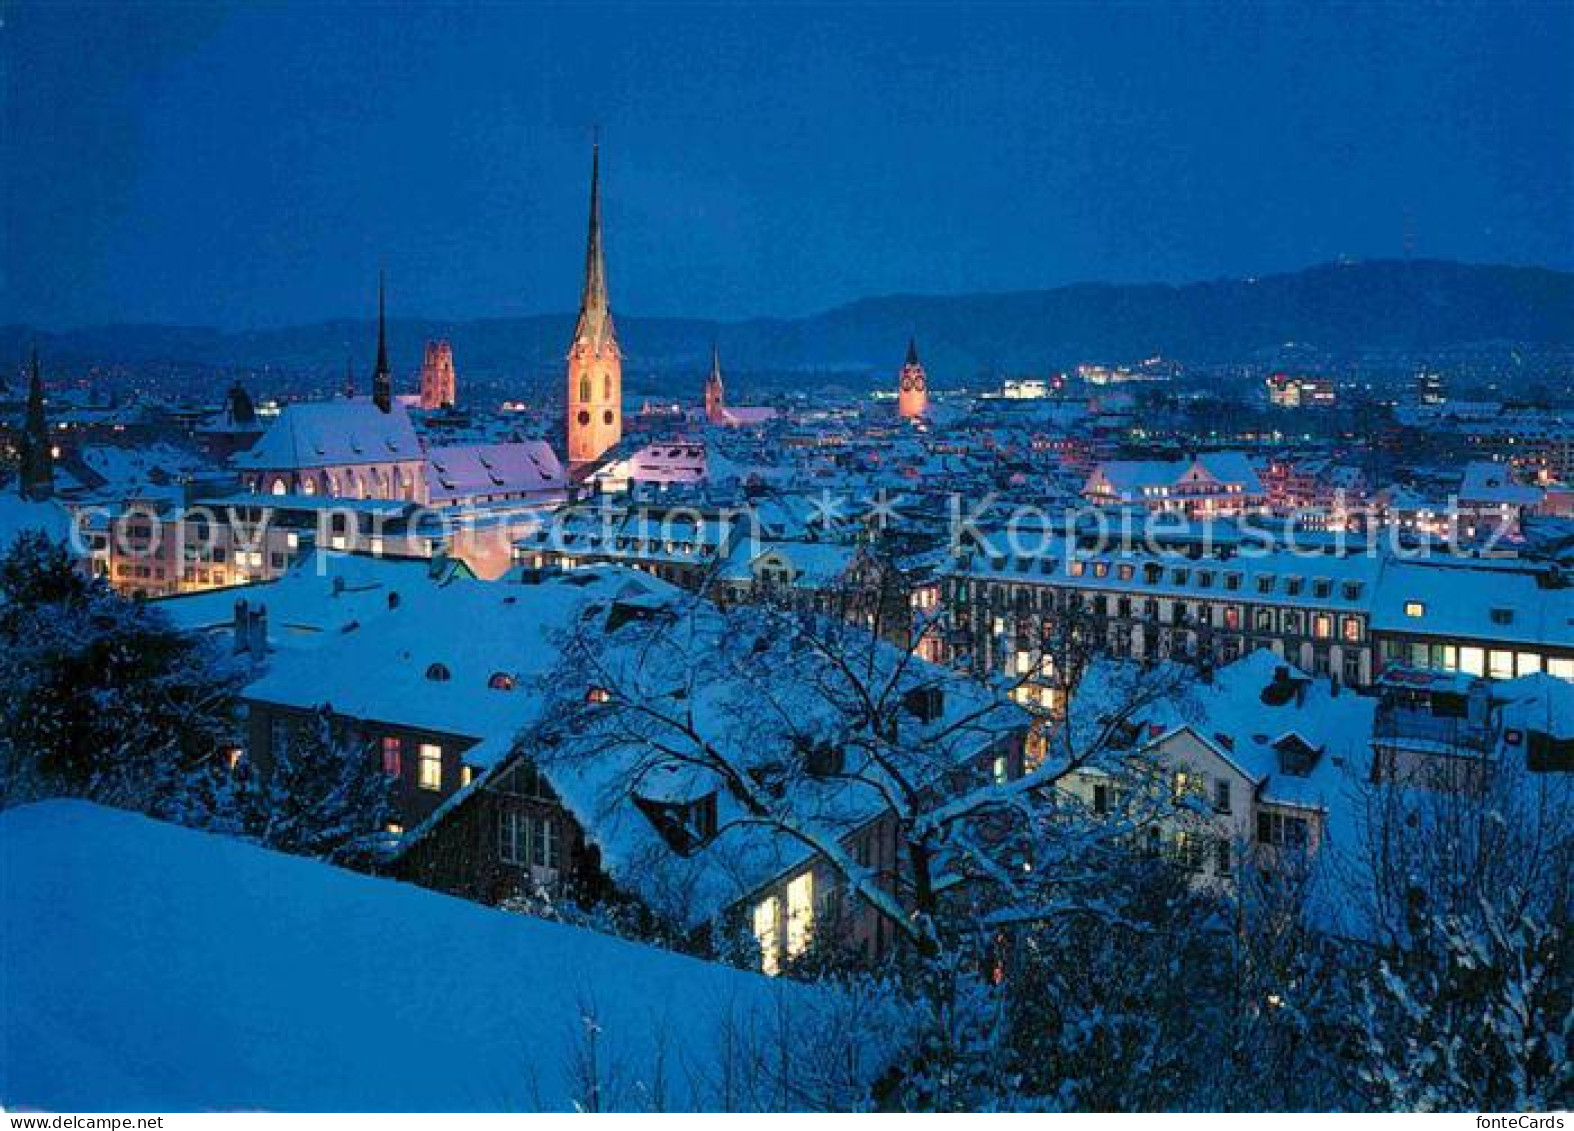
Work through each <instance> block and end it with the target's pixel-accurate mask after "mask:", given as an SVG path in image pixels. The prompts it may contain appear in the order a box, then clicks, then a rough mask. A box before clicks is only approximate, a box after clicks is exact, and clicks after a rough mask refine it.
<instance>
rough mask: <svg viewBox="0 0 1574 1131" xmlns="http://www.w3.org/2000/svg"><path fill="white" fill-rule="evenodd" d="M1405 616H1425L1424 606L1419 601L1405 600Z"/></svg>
mask: <svg viewBox="0 0 1574 1131" xmlns="http://www.w3.org/2000/svg"><path fill="white" fill-rule="evenodd" d="M1405 616H1407V617H1424V616H1426V606H1425V605H1423V604H1422V603H1421V602H1420V601H1406V602H1405Z"/></svg>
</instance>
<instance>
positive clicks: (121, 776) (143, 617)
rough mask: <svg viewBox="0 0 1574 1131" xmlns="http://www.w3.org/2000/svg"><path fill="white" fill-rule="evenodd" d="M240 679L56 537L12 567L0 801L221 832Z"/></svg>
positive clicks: (0, 586)
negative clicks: (100, 809) (105, 810)
mask: <svg viewBox="0 0 1574 1131" xmlns="http://www.w3.org/2000/svg"><path fill="white" fill-rule="evenodd" d="M238 687H239V672H238V671H237V670H236V669H235V668H234V667H233V665H232V663H231V661H230V660H229V659H228V658H227V657H226V656H224V655H223V654H222V652H221V651H220V650H219V649H217V648H214V647H213V646H211V645H210V644H209V643H207V642H206V641H203V640H200V639H196V638H193V637H191V636H189V635H187V634H185V633H183V632H181V631H179V630H178V629H176V628H175V627H174V626H173V625H172V624H170V622H169V621H168V619H167V618H165V617H164V616H163V614H162V613H161V612H159V611H158V610H157V609H156V608H153V607H151V606H149V605H146V604H144V603H141V602H133V601H126V600H123V599H122V598H120V597H118V596H117V595H116V594H114V593H113V592H111V591H110V590H109V589H108V587H107V586H105V585H104V583H103V582H102V581H101V580H100V579H97V578H90V577H88V576H86V575H84V574H83V573H82V572H81V571H79V570H78V569H77V567H76V564H75V562H74V560H73V558H72V555H71V554H70V552H69V551H68V550H67V549H66V547H65V546H63V545H61V544H60V543H58V542H55V541H53V540H51V539H49V538H47V537H45V536H44V535H42V534H38V533H26V534H23V535H21V536H19V537H18V538H17V540H16V541H15V542H14V543H13V544H12V545H11V547H10V548H9V549H8V551H7V552H6V554H5V555H4V557H3V558H0V798H3V799H4V800H5V801H7V802H10V803H14V802H17V801H21V800H27V799H30V798H32V797H39V796H59V795H68V796H85V797H92V798H94V799H96V800H100V801H105V802H108V803H111V804H118V805H123V806H126V807H129V808H137V809H142V810H145V811H148V812H152V813H154V814H155V815H159V816H166V817H170V818H172V819H182V820H187V821H189V822H190V823H195V824H214V823H217V824H220V825H222V824H223V823H224V818H223V817H222V815H221V814H219V813H217V812H216V811H215V810H216V809H219V810H221V809H223V807H224V805H225V801H224V795H225V793H226V792H227V786H226V785H225V779H226V778H227V774H228V765H227V759H226V751H227V750H229V749H231V748H232V745H233V742H234V738H235V727H234V715H233V709H234V704H235V697H236V692H237V689H238Z"/></svg>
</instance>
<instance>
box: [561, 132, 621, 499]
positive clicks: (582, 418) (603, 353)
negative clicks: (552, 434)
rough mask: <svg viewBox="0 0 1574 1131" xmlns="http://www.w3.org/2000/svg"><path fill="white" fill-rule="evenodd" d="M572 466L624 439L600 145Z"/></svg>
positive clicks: (579, 340) (575, 375)
mask: <svg viewBox="0 0 1574 1131" xmlns="http://www.w3.org/2000/svg"><path fill="white" fill-rule="evenodd" d="M567 403H568V414H567V420H566V425H567V427H566V435H567V439H568V463H569V466H570V467H571V468H572V467H574V466H576V465H578V466H583V465H585V464H587V463H590V462H592V461H594V460H597V459H600V458H601V456H602V455H604V454H605V453H606V451H607V450H608V449H609V448H611V447H612V446H613V445H614V444H616V443H617V442H618V441H619V440H620V439H622V438H623V361H622V355H621V354H620V352H619V350H618V337H617V332H616V330H614V328H613V325H612V307H611V305H610V304H609V303H608V301H607V271H606V264H605V262H604V261H603V258H602V251H601V146H600V145H599V144H598V145H596V146H595V147H594V148H593V149H592V151H591V158H590V230H589V233H588V235H587V237H586V241H585V285H584V289H583V290H582V291H581V292H580V299H579V321H578V322H577V323H576V324H575V326H574V340H573V342H572V343H570V345H569V349H568V397H567Z"/></svg>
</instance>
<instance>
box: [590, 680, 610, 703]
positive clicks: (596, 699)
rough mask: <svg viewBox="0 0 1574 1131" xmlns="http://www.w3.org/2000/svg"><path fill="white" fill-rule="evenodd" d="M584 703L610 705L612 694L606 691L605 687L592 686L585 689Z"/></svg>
mask: <svg viewBox="0 0 1574 1131" xmlns="http://www.w3.org/2000/svg"><path fill="white" fill-rule="evenodd" d="M585 702H586V703H610V702H612V692H610V691H608V690H607V689H606V688H605V687H598V686H595V685H594V684H593V685H591V686H590V687H588V688H586V689H585Z"/></svg>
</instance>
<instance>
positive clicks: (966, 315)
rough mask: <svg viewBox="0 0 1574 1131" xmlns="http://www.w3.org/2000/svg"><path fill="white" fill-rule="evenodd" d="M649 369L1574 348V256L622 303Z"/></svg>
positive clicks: (360, 346) (211, 351) (47, 342)
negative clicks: (910, 345)
mask: <svg viewBox="0 0 1574 1131" xmlns="http://www.w3.org/2000/svg"><path fill="white" fill-rule="evenodd" d="M572 325H573V318H572V315H570V314H568V313H562V314H551V315H537V316H533V317H527V318H506V319H481V320H474V321H460V322H455V321H437V320H428V319H416V318H395V319H393V320H392V321H391V323H390V341H391V346H392V352H393V355H394V359H395V367H396V369H397V370H398V371H399V372H400V373H401V374H406V373H413V372H414V371H415V370H416V369H417V368H418V366H419V362H420V355H421V345H422V342H423V341H424V340H425V339H427V338H431V337H448V338H450V339H452V341H453V343H454V352H455V357H456V360H457V362H458V365H459V368H460V372H461V378H463V376H464V375H465V374H466V373H469V374H471V375H474V376H492V377H504V376H516V375H517V376H526V375H533V374H540V373H542V372H550V371H555V368H556V366H557V365H558V364H559V363H560V361H561V359H562V356H563V352H564V348H565V345H566V343H567V339H568V335H569V332H570V330H571V328H572ZM618 327H619V332H620V336H621V338H622V341H623V345H624V349H625V350H626V352H627V355H628V367H629V369H628V371H629V372H630V373H632V374H634V375H636V376H639V375H658V376H673V377H676V376H678V375H680V374H682V375H688V374H691V373H694V372H697V371H699V369H700V367H701V366H702V365H703V364H704V359H705V357H706V355H707V354H708V351H709V348H710V343H711V341H712V339H713V338H714V339H717V340H719V342H720V344H721V348H722V355H723V360H724V363H725V364H726V365H727V366H728V367H729V368H732V369H734V370H740V371H748V370H756V371H767V370H768V371H774V372H783V371H797V372H811V371H812V372H820V373H832V372H839V373H844V374H846V375H847V376H849V377H858V376H860V375H872V374H877V373H878V374H885V373H888V372H890V371H891V370H892V369H893V368H894V367H895V366H896V365H897V364H898V363H899V362H900V359H901V355H902V350H903V348H904V345H905V343H906V340H907V336H908V334H910V333H912V334H916V335H917V337H918V341H919V347H920V350H921V352H922V353H923V355H924V358H925V361H926V362H927V363H929V365H930V368H931V371H932V372H933V373H934V375H935V376H936V377H937V379H938V381H939V382H940V383H942V384H944V383H949V381H955V380H963V379H966V378H968V377H970V376H972V375H973V374H976V373H978V372H979V371H981V370H982V369H984V368H986V367H989V368H1002V369H1008V370H1009V369H1017V370H1025V369H1033V370H1042V369H1043V368H1044V367H1045V366H1046V365H1069V364H1075V363H1076V362H1079V361H1108V362H1127V361H1134V360H1138V359H1141V358H1144V357H1151V356H1155V355H1162V356H1164V357H1168V358H1173V359H1176V360H1179V361H1182V362H1187V363H1192V364H1199V363H1210V362H1226V361H1245V360H1251V359H1254V358H1262V357H1266V356H1270V355H1272V354H1273V353H1274V351H1277V350H1280V349H1282V348H1284V347H1285V346H1286V344H1287V343H1296V344H1297V348H1298V349H1299V350H1301V351H1302V352H1303V353H1304V354H1305V355H1306V356H1310V357H1317V358H1324V359H1328V360H1331V361H1335V362H1338V361H1343V360H1349V359H1352V358H1357V357H1366V356H1373V355H1383V354H1403V355H1408V356H1418V355H1427V354H1430V353H1446V352H1449V351H1458V350H1461V349H1469V348H1477V347H1498V348H1503V349H1507V348H1524V349H1535V350H1568V349H1570V348H1574V274H1571V273H1568V272H1561V271H1552V270H1546V269H1542V268H1533V267H1502V266H1475V265H1467V264H1460V263H1447V262H1438V261H1415V262H1401V261H1374V262H1366V263H1352V264H1330V265H1325V266H1320V267H1313V268H1309V269H1307V270H1304V271H1299V272H1295V273H1293V274H1287V275H1274V276H1268V277H1264V278H1261V279H1230V280H1220V281H1216V282H1208V283H1190V284H1186V285H1183V286H1168V285H1130V286H1128V285H1121V286H1115V285H1106V284H1094V283H1089V284H1078V285H1075V286H1068V287H1057V288H1055V289H1052V290H1043V291H1023V292H1013V293H1004V294H974V295H949V296H923V295H891V296H886V297H881V298H870V299H864V300H861V301H859V302H854V303H850V304H848V305H846V306H840V307H836V308H834V309H832V310H828V311H825V312H824V313H821V314H816V315H812V316H809V317H805V318H793V319H752V320H749V321H743V322H727V323H716V322H712V321H707V320H703V319H663V318H654V319H653V318H641V317H639V316H637V315H635V314H632V313H628V312H619V313H618ZM33 336H34V331H33V330H32V329H31V328H28V327H22V326H7V327H0V357H18V356H20V354H21V353H22V351H23V350H24V349H25V348H26V344H27V343H28V342H29V341H31V340H32V338H33ZM374 336H375V331H374V327H373V325H372V323H370V322H351V321H336V322H323V323H317V324H313V325H306V326H297V327H289V328H284V329H276V330H267V331H260V332H229V331H223V330H215V329H204V328H190V327H171V326H109V327H98V328H92V329H82V330H72V331H67V332H64V333H48V332H40V333H39V334H38V340H39V343H40V347H41V348H42V349H43V350H45V351H46V352H47V353H48V354H49V355H51V357H52V358H53V359H54V360H55V361H56V362H58V363H61V364H66V365H78V366H81V365H99V366H106V365H108V366H130V367H145V366H177V367H219V368H225V369H237V370H243V371H251V372H260V371H270V370H271V371H273V372H278V373H303V372H310V371H316V372H333V371H338V370H342V369H343V367H344V365H345V360H346V357H347V355H348V356H353V357H354V359H355V367H356V371H357V376H358V379H360V380H362V381H364V378H365V372H366V370H367V368H368V364H369V361H370V354H371V349H372V342H373V341H374Z"/></svg>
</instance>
